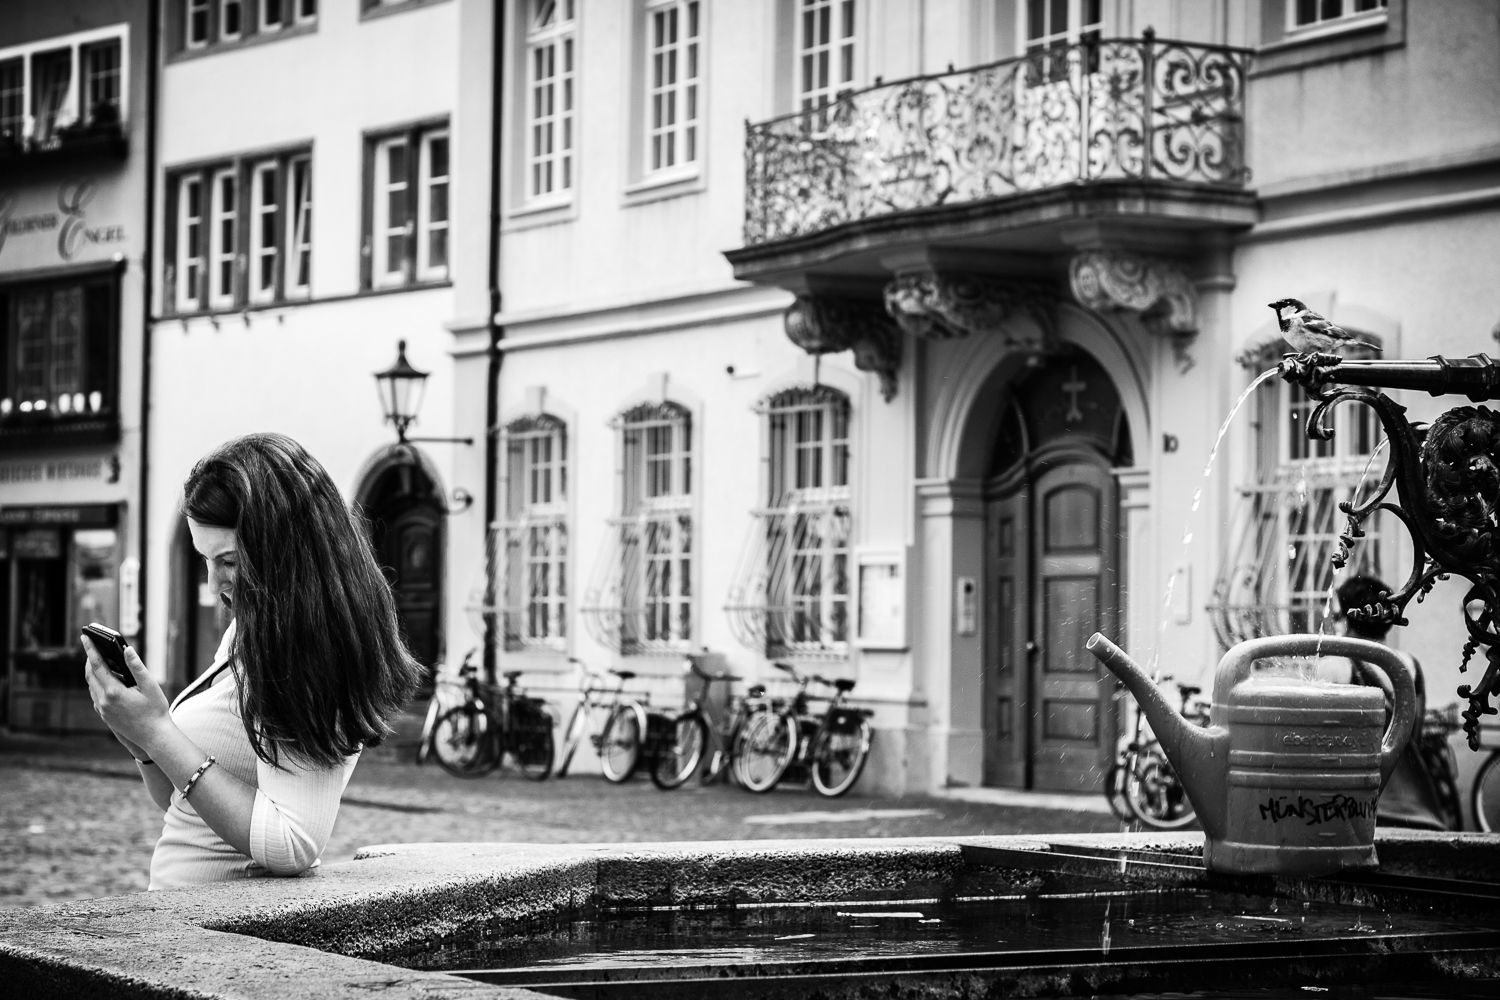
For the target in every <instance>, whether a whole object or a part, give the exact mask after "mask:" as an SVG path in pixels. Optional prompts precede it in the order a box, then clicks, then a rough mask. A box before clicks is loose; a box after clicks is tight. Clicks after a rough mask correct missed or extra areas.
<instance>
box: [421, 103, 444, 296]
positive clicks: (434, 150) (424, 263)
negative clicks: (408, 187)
mask: <svg viewBox="0 0 1500 1000" xmlns="http://www.w3.org/2000/svg"><path fill="white" fill-rule="evenodd" d="M418 178H419V179H418V185H417V221H418V225H419V226H420V227H421V228H422V232H421V233H420V234H419V235H418V242H417V247H418V254H417V275H418V277H419V278H420V279H422V280H424V281H441V280H443V279H444V278H446V277H447V276H448V184H449V179H448V133H447V131H446V130H445V131H438V132H429V133H427V134H426V135H424V136H423V137H422V155H421V159H420V162H419V164H418Z"/></svg>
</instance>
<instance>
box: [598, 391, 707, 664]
mask: <svg viewBox="0 0 1500 1000" xmlns="http://www.w3.org/2000/svg"><path fill="white" fill-rule="evenodd" d="M614 426H615V428H616V429H617V430H618V432H619V434H620V458H621V462H620V476H621V484H620V485H621V489H620V497H621V510H620V512H619V515H618V516H617V517H614V518H611V519H610V524H609V531H608V532H607V533H606V538H605V544H604V549H603V551H601V552H600V554H599V559H598V562H597V563H596V568H595V571H594V575H593V578H592V579H591V580H590V583H589V588H588V590H587V591H586V592H585V595H584V603H583V607H582V608H581V611H582V613H583V618H584V622H585V623H586V624H587V626H588V627H589V630H590V632H591V633H592V634H593V636H594V638H596V639H597V640H599V642H600V643H601V644H603V645H605V646H608V647H609V648H611V649H616V650H618V651H619V652H621V653H624V654H627V655H628V654H632V653H657V652H668V651H672V650H685V649H687V648H688V647H689V646H690V645H691V642H692V639H693V631H694V622H693V617H694V616H693V594H694V588H693V579H694V569H695V567H694V558H695V554H694V547H695V539H694V531H693V424H692V417H691V415H690V414H689V413H688V411H687V410H686V409H684V408H683V407H681V406H679V405H678V404H676V403H671V402H662V403H650V404H642V405H640V406H636V407H633V408H631V409H630V410H627V411H626V412H624V413H622V414H620V416H619V417H618V418H616V420H615V421H614Z"/></svg>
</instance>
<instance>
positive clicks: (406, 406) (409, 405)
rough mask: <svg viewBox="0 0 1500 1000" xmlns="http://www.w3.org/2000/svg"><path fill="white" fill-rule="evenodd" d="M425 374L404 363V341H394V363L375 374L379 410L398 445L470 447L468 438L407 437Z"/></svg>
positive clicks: (423, 389) (425, 380)
mask: <svg viewBox="0 0 1500 1000" xmlns="http://www.w3.org/2000/svg"><path fill="white" fill-rule="evenodd" d="M427 375H428V373H427V372H424V371H422V370H421V369H419V368H414V367H412V363H411V362H410V361H407V360H406V341H404V340H398V341H397V342H396V363H395V364H393V365H391V366H390V367H389V368H387V369H386V370H385V371H383V372H376V373H375V388H376V391H378V392H379V393H380V408H381V409H382V410H384V411H385V419H386V422H387V423H391V424H395V425H396V440H397V442H398V443H400V444H406V443H408V442H410V441H423V442H433V443H448V444H473V443H474V439H473V438H471V437H448V438H441V437H407V436H406V429H407V428H408V427H410V426H411V425H412V423H413V422H414V421H415V420H416V419H417V411H418V410H419V409H421V408H422V393H423V392H424V391H425V390H426V388H427Z"/></svg>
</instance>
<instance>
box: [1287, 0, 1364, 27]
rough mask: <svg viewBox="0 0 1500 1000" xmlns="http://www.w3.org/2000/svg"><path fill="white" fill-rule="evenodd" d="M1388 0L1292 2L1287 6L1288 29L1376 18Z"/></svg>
mask: <svg viewBox="0 0 1500 1000" xmlns="http://www.w3.org/2000/svg"><path fill="white" fill-rule="evenodd" d="M1387 2H1388V0H1293V2H1292V3H1289V4H1288V5H1287V7H1288V10H1287V14H1288V17H1289V18H1290V20H1291V24H1290V25H1289V27H1290V28H1315V27H1322V26H1324V25H1332V24H1333V23H1334V22H1338V21H1347V20H1353V19H1363V18H1366V17H1372V16H1373V17H1378V16H1380V14H1381V13H1383V12H1384V10H1385V8H1386V4H1387Z"/></svg>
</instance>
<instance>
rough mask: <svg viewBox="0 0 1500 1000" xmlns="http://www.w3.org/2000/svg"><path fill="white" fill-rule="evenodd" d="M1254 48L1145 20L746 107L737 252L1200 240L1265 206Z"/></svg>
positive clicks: (743, 268)
mask: <svg viewBox="0 0 1500 1000" xmlns="http://www.w3.org/2000/svg"><path fill="white" fill-rule="evenodd" d="M1248 59H1249V53H1248V52H1247V51H1246V50H1242V49H1233V48H1226V47H1222V46H1205V45H1194V44H1188V43H1184V42H1176V41H1165V40H1160V39H1157V38H1155V37H1154V36H1153V35H1152V34H1151V33H1150V32H1147V34H1146V35H1145V36H1144V37H1142V38H1140V39H1109V40H1097V39H1096V40H1091V41H1088V42H1085V43H1080V44H1075V45H1066V46H1058V47H1053V48H1048V49H1044V50H1038V51H1035V52H1031V53H1028V54H1026V55H1025V56H1022V57H1019V58H1014V59H1008V60H1005V61H1002V62H998V63H994V64H991V65H987V66H981V67H979V68H977V69H969V70H962V71H958V72H948V73H944V74H940V75H932V76H923V77H914V78H911V79H908V80H903V81H899V82H896V83H885V84H880V83H877V85H876V86H874V87H870V88H868V89H866V90H862V91H851V92H847V93H845V94H843V95H842V96H841V97H840V98H839V99H838V101H836V102H835V103H834V104H831V105H826V106H824V107H821V108H818V109H814V110H810V111H805V112H802V113H799V114H793V115H787V116H784V117H781V118H776V119H772V120H770V121H766V122H761V123H758V124H751V125H750V126H749V127H748V134H747V137H746V148H745V155H746V196H745V228H744V246H743V247H741V248H739V249H736V250H732V251H729V252H728V253H727V254H726V256H727V257H728V258H729V260H730V262H731V264H733V266H734V269H735V276H736V277H737V278H740V279H742V280H748V281H756V282H760V283H767V284H782V285H785V286H786V287H797V286H798V285H799V283H801V282H802V281H803V279H805V277H806V275H807V274H808V273H810V272H823V273H826V274H842V275H844V276H846V277H860V276H864V277H882V278H883V277H886V276H888V275H889V273H890V267H889V266H888V262H889V261H890V260H891V259H892V257H893V256H899V255H900V254H902V253H910V252H913V251H927V250H930V249H931V248H933V247H934V246H937V245H941V246H943V247H945V248H951V249H957V250H970V251H977V252H990V253H995V252H1000V253H1028V254H1029V253H1036V252H1043V253H1048V252H1063V251H1066V250H1068V249H1071V248H1072V247H1073V246H1076V245H1079V243H1080V242H1081V239H1080V237H1079V236H1078V234H1077V229H1078V224H1080V223H1082V224H1086V225H1088V226H1090V227H1092V230H1093V231H1094V232H1096V233H1097V232H1098V231H1099V230H1100V228H1101V227H1103V228H1104V229H1107V230H1110V231H1120V232H1130V231H1135V232H1136V233H1137V235H1139V234H1142V233H1144V234H1146V238H1148V239H1149V240H1150V243H1151V244H1152V245H1155V246H1163V245H1164V244H1165V245H1166V246H1167V247H1168V248H1169V249H1180V250H1181V249H1187V248H1190V247H1191V246H1192V244H1193V241H1194V240H1195V239H1196V238H1197V237H1198V236H1199V235H1201V234H1202V233H1203V232H1205V231H1209V230H1214V229H1234V228H1242V227H1245V226H1248V225H1250V224H1252V223H1253V222H1254V212H1255V199H1254V196H1253V194H1252V193H1251V192H1249V191H1248V190H1246V178H1247V174H1248V171H1247V169H1246V166H1245V154H1244V144H1245V142H1244V140H1245V136H1244V125H1245V115H1244V101H1245V89H1244V88H1245V72H1246V66H1247V63H1248ZM1174 241H1175V242H1176V243H1178V244H1179V246H1177V247H1175V248H1173V247H1171V244H1172V243H1173V242H1174ZM883 261H884V262H886V263H883Z"/></svg>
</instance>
